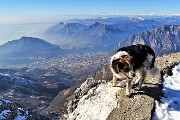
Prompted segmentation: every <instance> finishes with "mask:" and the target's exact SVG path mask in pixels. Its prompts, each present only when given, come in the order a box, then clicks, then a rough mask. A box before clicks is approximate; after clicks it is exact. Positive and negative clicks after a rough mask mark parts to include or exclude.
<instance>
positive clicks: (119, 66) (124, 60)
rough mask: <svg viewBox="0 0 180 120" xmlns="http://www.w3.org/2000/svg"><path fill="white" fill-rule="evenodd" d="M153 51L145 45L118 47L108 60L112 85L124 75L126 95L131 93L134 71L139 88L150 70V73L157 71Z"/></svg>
mask: <svg viewBox="0 0 180 120" xmlns="http://www.w3.org/2000/svg"><path fill="white" fill-rule="evenodd" d="M154 62H155V53H154V51H153V50H152V49H151V48H150V47H149V46H147V45H141V44H137V45H131V46H127V47H122V48H120V49H119V50H118V51H117V52H116V53H115V54H114V55H113V56H112V57H111V60H110V69H111V71H112V73H113V86H116V84H117V78H119V79H121V78H123V77H126V78H127V79H126V96H129V95H130V94H131V89H132V85H131V81H132V79H133V77H135V75H136V73H137V74H138V76H137V77H138V78H137V80H136V82H135V84H137V89H139V90H140V89H141V86H142V84H143V82H144V79H145V77H146V75H147V73H148V71H150V73H151V74H156V72H159V71H158V69H157V67H155V66H154Z"/></svg>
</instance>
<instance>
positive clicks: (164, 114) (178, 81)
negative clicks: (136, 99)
mask: <svg viewBox="0 0 180 120" xmlns="http://www.w3.org/2000/svg"><path fill="white" fill-rule="evenodd" d="M172 72H173V75H172V76H168V77H167V78H165V79H164V82H163V94H164V97H162V98H161V102H158V101H155V102H156V110H155V113H154V116H153V120H179V119H180V64H179V65H177V66H175V67H174V68H173V70H172Z"/></svg>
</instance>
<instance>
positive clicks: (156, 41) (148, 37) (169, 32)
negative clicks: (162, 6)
mask: <svg viewBox="0 0 180 120" xmlns="http://www.w3.org/2000/svg"><path fill="white" fill-rule="evenodd" d="M132 44H146V45H149V46H150V47H152V48H153V50H154V51H155V53H156V55H163V54H168V53H174V52H179V51H180V26H178V25H162V26H160V27H158V28H156V29H154V30H152V31H146V32H142V33H140V34H137V35H133V36H130V37H127V38H126V39H125V40H124V41H122V42H121V43H120V44H119V45H118V47H123V46H128V45H132Z"/></svg>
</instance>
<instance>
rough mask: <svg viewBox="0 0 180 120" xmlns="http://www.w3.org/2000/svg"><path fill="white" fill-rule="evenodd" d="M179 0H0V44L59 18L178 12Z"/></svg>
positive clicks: (33, 31) (30, 32)
mask: <svg viewBox="0 0 180 120" xmlns="http://www.w3.org/2000/svg"><path fill="white" fill-rule="evenodd" d="M179 6H180V1H179V0H172V1H169V0H158V1H157V0H151V1H144V0H137V1H133V0H126V1H124V0H111V1H104V0H98V1H96V0H91V1H84V0H76V1H74V0H66V1H64V0H43V1H42V0H28V1H25V0H1V1H0V18H1V19H0V27H1V28H2V29H0V44H3V43H5V42H7V41H9V40H13V39H18V38H19V37H21V36H26V35H27V36H37V35H36V34H38V33H39V32H40V31H42V30H44V29H45V28H47V27H48V25H52V24H54V23H57V22H59V21H64V20H67V19H73V18H90V17H94V16H96V15H102V14H103V15H111V14H112V15H117V14H128V15H133V14H135V15H136V14H140V15H145V14H146V15H152V14H157V15H180V7H179Z"/></svg>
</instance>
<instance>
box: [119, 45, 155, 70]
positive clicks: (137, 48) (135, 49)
mask: <svg viewBox="0 0 180 120" xmlns="http://www.w3.org/2000/svg"><path fill="white" fill-rule="evenodd" d="M119 51H126V52H127V53H128V54H129V55H130V56H132V57H133V61H132V64H133V70H137V69H138V68H139V67H140V66H141V65H142V63H143V62H144V61H145V59H146V58H147V55H148V54H150V55H152V56H153V59H152V62H151V64H150V68H153V67H154V62H155V53H154V51H153V50H152V49H151V48H150V47H149V46H147V45H141V44H137V45H131V46H127V47H123V48H120V49H119V50H117V52H119Z"/></svg>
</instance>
